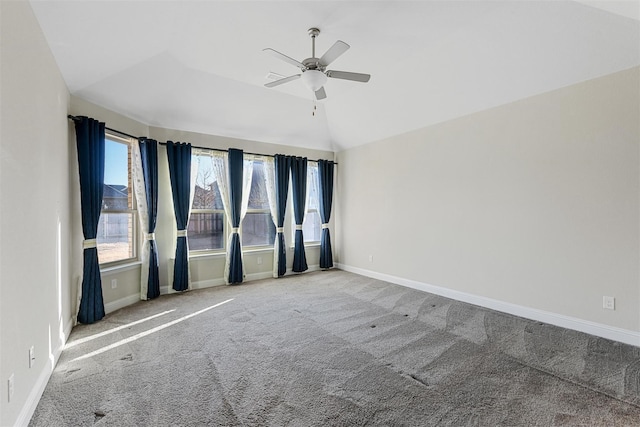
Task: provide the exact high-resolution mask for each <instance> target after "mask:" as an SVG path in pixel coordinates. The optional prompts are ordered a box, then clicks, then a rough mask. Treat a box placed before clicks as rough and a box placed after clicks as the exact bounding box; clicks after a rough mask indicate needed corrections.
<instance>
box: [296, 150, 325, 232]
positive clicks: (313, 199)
mask: <svg viewBox="0 0 640 427" xmlns="http://www.w3.org/2000/svg"><path fill="white" fill-rule="evenodd" d="M319 197H320V196H319V180H318V164H317V163H316V162H309V163H308V166H307V214H306V215H305V217H304V222H303V223H302V235H303V237H304V242H305V243H315V242H319V241H320V238H321V236H322V221H321V219H320V211H319V209H320V201H319V200H320V199H319ZM292 228H293V230H294V234H295V222H294V224H293V227H292Z"/></svg>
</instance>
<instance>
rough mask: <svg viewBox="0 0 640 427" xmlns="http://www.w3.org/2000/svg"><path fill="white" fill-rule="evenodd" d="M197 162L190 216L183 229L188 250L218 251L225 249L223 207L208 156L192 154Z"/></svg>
mask: <svg viewBox="0 0 640 427" xmlns="http://www.w3.org/2000/svg"><path fill="white" fill-rule="evenodd" d="M191 161H192V162H196V163H197V164H198V175H197V177H196V184H195V190H194V195H193V204H192V205H191V216H190V218H189V227H188V228H187V239H188V240H189V251H219V250H223V249H224V248H225V243H224V242H225V236H224V223H225V216H224V206H223V204H222V197H221V196H220V190H219V189H218V183H217V182H216V178H215V176H214V173H213V165H212V163H211V157H210V156H209V155H206V154H205V155H202V154H195V155H193V156H192V158H191Z"/></svg>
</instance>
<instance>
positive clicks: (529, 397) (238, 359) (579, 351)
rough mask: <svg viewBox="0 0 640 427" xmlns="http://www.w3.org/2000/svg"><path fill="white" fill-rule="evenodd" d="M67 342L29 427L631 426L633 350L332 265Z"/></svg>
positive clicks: (636, 356) (638, 378) (81, 330)
mask: <svg viewBox="0 0 640 427" xmlns="http://www.w3.org/2000/svg"><path fill="white" fill-rule="evenodd" d="M231 298H233V300H232V301H229V302H227V303H224V304H222V305H219V306H217V307H214V308H211V309H209V310H207V311H204V312H202V313H200V314H196V315H192V314H193V313H196V312H198V311H199V310H203V309H205V308H207V307H211V306H212V305H214V304H218V303H221V302H223V301H226V300H228V299H231ZM168 310H175V311H171V312H169V313H165V314H163V315H159V316H158V317H155V318H153V319H150V320H147V321H144V322H141V323H138V324H134V325H129V324H130V323H131V322H134V321H137V320H140V319H144V318H147V317H149V316H152V315H156V314H159V313H163V312H165V311H168ZM188 315H192V317H189V318H187V319H184V320H180V321H178V320H179V319H182V318H183V317H184V316H188ZM172 321H176V322H175V323H171V322H172ZM118 327H121V329H119V330H117V331H116V332H113V333H109V334H106V335H103V336H99V337H98V338H96V339H92V340H88V341H86V342H83V341H80V340H82V339H85V338H90V337H95V335H96V334H98V333H101V332H105V331H110V330H113V329H114V328H118ZM154 328H158V329H157V330H155V329H154ZM138 334H142V335H143V336H138V337H136V336H137V335H138ZM145 334H146V335H145ZM132 337H136V338H135V339H131V340H130V341H129V342H126V341H125V342H124V343H123V340H127V339H128V338H132ZM113 344H119V345H118V346H114V347H113V348H107V346H109V345H113ZM68 345H69V347H68V348H67V349H65V351H64V352H63V354H62V356H61V358H60V361H59V363H58V365H57V367H56V369H55V371H54V373H53V374H52V376H51V380H50V381H49V384H48V385H47V388H46V390H45V392H44V395H43V397H42V399H41V401H40V403H39V405H38V407H37V409H36V412H35V414H34V416H33V418H32V420H31V423H30V425H31V426H34V427H35V426H83V425H84V426H89V425H96V426H179V425H189V426H191V425H225V426H233V425H248V426H261V425H274V426H284V425H288V426H363V425H393V426H402V425H406V426H433V425H450V426H475V425H478V426H498V425H503V426H521V425H526V426H529V425H543V426H547V425H571V426H575V425H583V426H597V425H603V426H633V425H640V392H639V390H640V374H639V372H640V348H636V347H632V346H627V345H624V344H620V343H616V342H612V341H608V340H605V339H601V338H596V337H593V336H589V335H586V334H582V333H579V332H574V331H570V330H566V329H562V328H558V327H554V326H550V325H546V324H541V323H539V322H534V321H529V320H525V319H522V318H518V317H514V316H510V315H505V314H501V313H497V312H493V311H491V310H486V309H483V308H479V307H475V306H472V305H468V304H464V303H460V302H456V301H452V300H449V299H446V298H442V297H439V296H435V295H431V294H427V293H423V292H419V291H415V290H412V289H408V288H404V287H401V286H397V285H393V284H389V283H385V282H381V281H377V280H374V279H369V278H366V277H362V276H358V275H355V274H350V273H346V272H343V271H338V270H331V271H326V272H315V273H309V274H304V275H299V276H291V277H285V278H282V279H279V280H263V281H259V282H251V283H247V284H243V285H241V286H231V287H225V286H221V287H216V288H209V289H204V290H198V291H192V292H187V293H184V294H181V295H167V296H162V297H160V298H158V299H156V300H154V301H147V302H140V303H138V304H135V305H133V306H131V307H127V308H125V309H122V310H119V311H117V312H115V313H112V314H110V315H109V316H107V317H106V318H105V319H104V320H103V321H101V322H99V323H97V324H94V325H82V326H78V327H76V328H74V329H73V331H72V333H71V337H70V339H69V343H68ZM91 352H96V353H95V354H93V355H90V356H89V357H86V358H84V359H78V358H79V357H82V356H83V355H85V356H86V355H87V354H90V353H91Z"/></svg>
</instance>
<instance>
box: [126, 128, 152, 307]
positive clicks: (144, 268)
mask: <svg viewBox="0 0 640 427" xmlns="http://www.w3.org/2000/svg"><path fill="white" fill-rule="evenodd" d="M129 143H130V145H131V152H132V154H133V159H132V162H131V163H132V165H131V169H132V171H133V174H132V175H133V191H134V194H135V196H136V206H137V208H138V218H139V223H140V229H141V230H142V232H143V236H144V237H143V240H142V246H141V248H140V250H139V251H138V253H139V254H140V261H141V263H142V265H141V267H140V268H141V270H140V299H141V300H146V299H147V290H148V289H147V287H148V286H149V246H150V243H149V241H150V240H155V239H156V238H155V233H151V234H149V233H147V230H149V212H148V207H147V193H146V191H145V187H144V173H143V172H142V156H141V154H140V145H139V144H138V141H135V140H131V141H130V142H129Z"/></svg>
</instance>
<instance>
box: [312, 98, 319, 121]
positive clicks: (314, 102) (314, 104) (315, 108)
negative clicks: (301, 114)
mask: <svg viewBox="0 0 640 427" xmlns="http://www.w3.org/2000/svg"><path fill="white" fill-rule="evenodd" d="M317 109H318V106H317V105H316V100H315V99H314V100H313V110H312V111H311V115H312V116H314V117H315V115H316V110H317Z"/></svg>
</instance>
